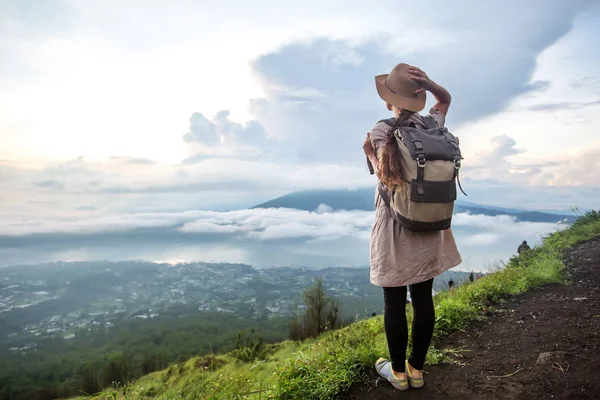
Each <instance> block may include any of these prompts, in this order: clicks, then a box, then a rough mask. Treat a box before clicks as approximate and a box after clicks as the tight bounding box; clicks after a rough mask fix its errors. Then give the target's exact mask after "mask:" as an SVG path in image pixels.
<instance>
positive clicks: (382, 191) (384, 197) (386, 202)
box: [377, 182, 390, 208]
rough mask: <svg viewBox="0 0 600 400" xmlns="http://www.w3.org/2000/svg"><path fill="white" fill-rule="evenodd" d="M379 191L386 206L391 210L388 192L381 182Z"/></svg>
mask: <svg viewBox="0 0 600 400" xmlns="http://www.w3.org/2000/svg"><path fill="white" fill-rule="evenodd" d="M377 190H378V191H379V196H380V197H381V198H382V200H383V202H384V203H385V205H386V206H388V208H389V207H390V197H389V196H388V194H387V192H386V191H385V188H384V187H383V183H381V182H379V184H378V185H377Z"/></svg>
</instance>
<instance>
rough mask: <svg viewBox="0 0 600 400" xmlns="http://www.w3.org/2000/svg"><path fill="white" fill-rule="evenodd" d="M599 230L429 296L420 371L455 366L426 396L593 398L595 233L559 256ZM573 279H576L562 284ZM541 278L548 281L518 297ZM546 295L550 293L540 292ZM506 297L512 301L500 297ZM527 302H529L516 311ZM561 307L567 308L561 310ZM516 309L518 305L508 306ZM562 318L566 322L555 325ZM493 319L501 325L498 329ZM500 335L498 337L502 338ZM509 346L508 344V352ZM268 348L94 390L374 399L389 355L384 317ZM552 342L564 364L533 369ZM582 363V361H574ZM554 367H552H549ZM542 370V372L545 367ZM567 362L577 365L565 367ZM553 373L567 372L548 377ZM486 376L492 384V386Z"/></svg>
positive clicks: (579, 225)
mask: <svg viewBox="0 0 600 400" xmlns="http://www.w3.org/2000/svg"><path fill="white" fill-rule="evenodd" d="M598 235H600V214H598V213H597V212H594V213H588V214H586V215H585V216H582V217H580V218H579V219H578V220H577V221H576V222H575V223H573V225H572V226H571V227H570V228H569V229H565V230H563V231H559V232H555V233H553V234H551V235H549V236H547V237H546V238H544V240H543V243H542V245H540V246H539V247H536V248H534V249H533V250H532V251H531V252H530V253H529V254H527V255H521V256H519V257H514V258H513V259H511V260H510V262H509V263H508V265H507V266H506V268H505V269H503V270H500V271H498V272H496V273H494V274H490V275H488V276H486V277H484V278H481V279H479V280H477V281H475V282H474V283H468V284H464V285H462V286H460V287H458V288H457V289H456V290H454V291H453V292H442V293H439V294H438V295H437V296H436V297H435V298H434V300H435V306H436V316H437V318H436V321H437V322H436V327H435V332H434V345H433V347H432V349H431V351H430V353H429V355H428V359H427V366H426V370H427V372H428V374H426V379H427V378H429V379H428V382H429V380H432V379H433V378H431V377H432V376H433V374H434V373H436V374H437V373H438V371H442V369H443V368H458V370H456V371H455V372H456V374H457V375H453V373H452V371H451V372H448V373H446V375H443V374H444V372H439V373H440V375H441V377H440V378H439V382H437V383H436V382H435V381H431V382H429V383H428V386H427V388H428V389H427V390H431V393H434V397H429V398H436V397H438V394H439V393H442V391H443V390H445V389H444V385H445V384H448V382H450V381H451V380H456V381H457V382H455V384H454V385H455V386H453V388H454V389H452V390H453V392H452V393H451V396H453V395H454V394H464V393H467V394H468V393H469V390H471V392H470V393H474V394H477V395H476V396H475V395H473V396H475V397H473V396H471V397H465V398H481V397H480V396H479V391H480V390H485V391H487V392H486V393H491V394H493V393H499V392H498V391H500V390H504V391H506V392H503V396H505V397H506V396H508V398H518V396H519V393H522V392H523V390H525V389H523V388H524V385H525V384H529V385H530V386H531V387H532V388H535V387H537V389H536V390H538V391H537V392H534V393H539V394H544V393H548V390H551V391H557V392H556V393H569V392H568V391H569V390H571V393H574V391H576V390H578V389H584V390H585V391H587V392H583V393H584V394H586V396H584V398H590V397H589V396H587V394H593V393H597V389H598V386H597V383H595V382H598V379H597V377H591V378H590V377H589V375H588V373H589V371H592V370H593V369H591V368H593V367H594V366H596V367H597V366H598V364H597V362H598V357H597V346H598V345H600V343H598V336H597V332H598V326H597V323H598V321H597V320H596V318H597V316H596V315H595V314H594V310H596V311H597V308H594V306H595V305H597V304H598V303H597V301H598V300H597V294H598V289H597V288H598V281H594V279H597V278H598V274H597V271H598V265H597V260H598V253H597V247H598V246H597V244H598V243H600V242H599V241H598V239H596V240H595V241H591V242H589V243H592V244H593V245H588V246H591V247H589V249H590V250H589V252H588V251H587V250H584V249H586V247H585V245H584V247H581V248H576V249H573V250H571V251H570V252H568V253H567V254H568V255H569V257H570V259H569V261H568V263H567V264H568V268H565V264H564V263H563V259H564V258H563V255H564V254H565V253H564V252H565V250H567V249H569V248H571V247H573V246H575V245H578V244H580V243H583V242H586V241H588V240H589V239H592V238H594V237H596V236H598ZM582 266H583V267H582ZM594 271H595V272H594ZM569 280H570V281H571V282H572V283H573V284H574V285H575V286H563V285H559V284H564V283H567V282H568V281H569ZM546 285H551V286H547V287H546V288H545V289H542V290H541V291H534V292H531V293H529V294H525V295H523V293H526V292H529V291H532V290H533V289H536V288H540V287H544V286H546ZM552 288H554V289H556V290H558V289H563V288H564V290H566V291H562V292H561V291H558V292H548V290H553V289H552ZM544 293H554V294H555V295H549V296H544ZM519 295H520V296H524V297H516V298H515V297H514V296H519ZM575 295H577V296H578V297H579V299H576V298H575V297H574V296H575ZM536 296H537V297H536ZM539 296H541V297H539ZM594 296H595V297H594ZM584 297H585V299H584ZM511 298H512V300H510V299H511ZM507 299H509V302H505V301H506V300H507ZM566 302H568V303H566ZM523 304H526V306H528V307H530V308H522V309H521V310H520V311H519V309H520V307H522V306H523ZM536 304H537V305H538V306H535V305H536ZM494 305H496V307H494ZM498 305H499V306H498ZM531 307H538V309H534V308H531ZM544 307H549V308H552V307H557V310H556V311H557V312H554V311H553V310H550V311H548V312H546V311H544ZM561 307H562V308H563V309H564V310H563V311H562V312H558V311H559V310H558V309H559V308H561ZM409 308H410V306H409ZM502 310H505V311H502ZM512 310H515V311H514V313H513V311H512ZM577 314H579V315H577ZM596 314H597V312H596ZM554 316H556V317H557V318H554ZM485 317H488V318H489V319H488V320H487V321H486V322H483V320H482V318H485ZM520 317H522V318H520ZM571 317H573V318H575V319H573V318H571ZM519 321H522V322H519ZM498 324H499V325H498ZM502 324H505V325H502ZM561 324H564V326H562V327H560V326H559V325H561ZM590 324H596V325H590ZM495 325H498V327H497V328H495V327H494V326H495ZM557 327H558V328H559V329H557ZM465 328H468V329H467V330H466V331H465V332H464V333H458V334H457V335H455V336H448V335H450V334H452V333H454V332H457V331H460V330H464V329H465ZM517 329H520V330H517ZM505 330H506V331H505ZM577 330H581V334H580V333H579V332H575V331H577ZM501 334H503V335H504V336H499V335H501ZM464 335H466V336H464ZM544 335H545V336H548V340H539V338H540V337H542V336H544ZM517 337H518V338H519V340H521V338H525V337H527V341H526V342H525V344H523V345H520V344H519V343H518V340H516V338H517ZM466 338H468V340H465V339H466ZM486 340H487V342H486ZM557 345H558V346H557ZM461 346H462V347H461ZM465 346H466V348H465ZM523 346H527V347H523ZM594 346H596V347H594ZM505 349H510V351H508V352H506V351H505ZM563 349H564V350H563ZM265 350H266V351H265V354H264V355H263V357H262V359H261V360H257V361H254V362H242V361H240V360H239V359H237V354H236V352H232V353H228V354H225V355H215V356H207V357H200V358H193V359H190V360H188V361H187V362H185V363H181V364H175V365H172V366H170V367H169V368H167V369H165V370H163V371H159V372H155V373H152V374H150V375H147V376H145V377H143V378H141V379H140V380H138V381H137V382H135V383H133V384H129V385H125V387H123V388H121V389H119V390H118V392H114V391H107V392H105V393H102V394H100V395H99V396H98V397H96V398H120V399H139V398H150V397H151V398H157V399H171V398H179V399H242V398H243V399H259V398H262V399H266V398H276V399H323V400H325V399H334V398H344V397H343V396H346V398H349V399H353V398H355V399H363V398H369V399H370V398H374V397H373V394H374V393H375V392H374V390H375V389H373V386H371V385H372V384H373V380H371V379H370V377H371V376H372V365H373V362H374V361H375V360H376V359H377V357H379V356H382V355H383V356H385V355H386V353H387V350H386V342H385V334H384V331H383V319H382V317H381V316H377V317H374V318H369V319H365V320H362V321H359V322H356V323H354V324H352V325H350V326H348V327H346V328H343V329H341V330H338V331H333V332H328V333H325V334H323V335H321V336H320V337H319V338H317V339H313V340H307V341H305V342H302V343H298V342H291V341H285V342H282V343H279V344H276V345H272V346H268V347H267V348H266V349H265ZM465 350H467V351H470V352H471V353H470V355H469V353H464V351H465ZM551 350H552V351H554V350H559V351H566V352H567V353H565V354H563V353H557V354H555V355H557V356H558V355H560V356H561V357H564V361H565V362H563V360H562V359H558V361H557V363H558V364H556V365H555V364H553V363H551V364H549V365H545V367H543V368H541V367H540V368H539V369H535V368H536V367H533V366H532V365H530V364H531V363H530V361H531V359H532V357H533V356H532V355H531V354H532V352H535V356H536V357H537V355H538V354H539V353H542V352H547V351H551ZM494 351H495V352H501V353H504V355H503V357H498V358H495V353H494ZM593 351H595V353H593ZM464 354H466V355H464ZM594 354H596V356H595V357H594V356H593V355H594ZM467 357H472V358H467ZM569 357H576V358H569ZM475 359H478V360H479V361H478V362H479V364H474V366H468V367H464V368H465V369H464V370H462V369H461V368H463V367H453V366H452V365H453V364H458V365H464V363H465V360H475ZM491 360H493V361H491ZM569 360H571V361H572V362H568V361H569ZM574 360H576V362H575V361H574ZM470 362H471V361H470ZM567 362H568V364H567ZM440 363H449V364H450V365H451V366H450V367H446V366H441V365H440V366H437V367H436V365H437V364H440ZM582 363H583V364H582ZM580 364H582V365H583V369H582V368H580V367H579V365H580ZM555 366H557V368H558V370H557V369H556V368H553V367H555ZM509 367H511V368H509ZM512 367H515V368H512ZM527 368H529V369H527ZM544 368H546V369H547V371H546V370H545V369H544ZM516 370H519V372H518V373H519V374H520V373H523V378H522V379H523V380H522V381H521V382H520V381H515V380H514V379H513V380H509V378H512V377H514V376H516V374H513V372H514V371H516ZM542 370H543V371H545V372H544V374H546V375H543V374H542V372H541V371H542ZM570 370H572V371H573V372H572V373H571V374H567V372H568V371H570ZM449 371H450V370H449ZM556 371H560V372H556ZM596 371H597V369H596ZM525 372H526V373H525ZM559 373H560V374H565V375H564V376H563V375H560V376H554V375H550V374H559ZM461 374H462V375H461ZM540 374H542V375H543V376H542V375H540ZM538 375H539V376H542V378H540V379H541V380H536V379H537V376H538ZM444 376H446V377H447V378H444ZM455 376H459V377H460V379H456V378H455ZM477 376H478V377H480V378H479V380H478V381H475V383H477V385H479V386H477V385H475V384H473V387H471V386H470V383H471V382H474V381H472V380H470V379H476V378H473V377H477ZM444 379H445V380H444ZM518 379H521V378H518ZM544 379H545V380H544ZM586 379H587V380H586ZM555 380H556V381H555ZM486 381H489V382H493V385H492V383H486ZM361 382H363V385H362V386H360V384H361ZM482 382H483V383H482ZM527 382H529V383H527ZM531 382H534V383H531ZM536 382H537V383H536ZM565 382H567V383H565ZM571 382H572V383H571ZM365 384H366V386H365ZM481 384H486V385H487V386H481ZM357 385H359V386H357ZM536 385H537V386H536ZM561 385H562V386H561ZM569 385H571V386H569ZM573 385H575V386H573ZM376 386H377V394H376V395H377V396H379V398H388V397H389V396H388V395H389V393H388V392H386V390H387V389H386V385H385V384H381V383H379V384H376ZM532 390H533V389H532ZM560 390H562V392H559V391H560ZM409 393H411V392H409ZM419 393H420V392H417V391H414V394H411V396H420V395H419ZM482 393H483V392H482ZM552 393H554V392H552ZM394 394H395V395H396V393H394ZM352 396H354V397H352ZM478 396H479V397H478ZM394 398H395V397H394ZM419 398H423V397H419ZM438 398H439V397H438ZM442 398H448V397H447V396H446V397H442ZM450 398H453V397H450ZM454 398H455V397H454ZM528 398H529V397H528ZM534 398H535V397H534ZM545 398H547V397H545ZM592 398H593V397H592Z"/></svg>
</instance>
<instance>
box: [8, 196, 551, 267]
mask: <svg viewBox="0 0 600 400" xmlns="http://www.w3.org/2000/svg"><path fill="white" fill-rule="evenodd" d="M324 210H325V206H323V207H321V209H320V212H308V211H299V210H293V209H250V210H238V211H229V212H215V211H202V210H194V211H186V212H177V213H169V212H163V213H131V214H121V215H112V216H102V217H98V218H81V219H71V220H70V221H65V220H59V219H55V220H40V221H38V222H36V223H14V224H7V223H2V224H0V256H1V257H0V266H1V265H7V264H15V263H23V262H27V263H30V262H45V261H57V260H65V259H69V260H72V259H75V260H98V259H107V260H124V259H145V260H154V259H172V258H176V259H183V260H185V261H214V260H215V259H217V260H219V261H236V262H246V263H250V264H254V265H265V264H267V265H282V264H290V263H292V264H296V265H303V266H318V267H326V266H331V265H340V266H357V265H360V266H365V265H368V258H369V250H368V249H369V244H368V243H369V238H370V232H371V228H372V224H373V221H374V217H375V215H374V212H372V211H336V212H327V211H324ZM453 225H454V226H453V231H454V234H455V236H456V240H457V243H458V246H459V250H460V252H461V254H462V255H463V259H464V260H466V261H465V262H467V264H468V265H469V266H471V267H472V266H475V267H476V269H481V268H483V267H484V266H485V265H487V264H488V263H489V262H490V260H492V259H506V258H507V257H509V256H510V255H511V254H514V252H515V251H516V246H517V245H518V244H519V243H520V242H521V241H522V240H527V241H529V242H530V243H532V244H535V243H536V242H539V240H540V235H544V234H547V233H548V232H551V231H552V230H553V229H559V228H561V225H558V224H545V223H530V222H517V221H516V220H515V219H513V218H510V217H507V216H497V217H490V216H484V215H469V214H457V215H455V217H454V224H453ZM217 249H220V251H219V252H218V253H219V254H218V255H216V250H217ZM240 251H242V253H239V252H240ZM232 257H234V258H232Z"/></svg>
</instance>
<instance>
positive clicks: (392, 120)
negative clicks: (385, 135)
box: [375, 118, 396, 127]
mask: <svg viewBox="0 0 600 400" xmlns="http://www.w3.org/2000/svg"><path fill="white" fill-rule="evenodd" d="M380 122H383V123H385V124H386V125H387V126H390V127H393V126H394V124H395V123H396V118H388V119H382V120H379V121H377V124H378V123H380ZM377 124H375V125H377Z"/></svg>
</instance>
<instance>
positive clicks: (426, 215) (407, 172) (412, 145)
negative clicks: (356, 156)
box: [378, 115, 466, 232]
mask: <svg viewBox="0 0 600 400" xmlns="http://www.w3.org/2000/svg"><path fill="white" fill-rule="evenodd" d="M423 119H424V121H425V128H422V127H420V126H418V125H415V124H414V123H411V124H409V125H403V126H400V127H397V126H396V123H397V120H396V118H390V119H386V120H382V121H379V122H383V123H385V124H387V125H388V126H390V129H393V130H394V132H393V134H394V137H395V138H396V143H397V144H398V147H399V149H400V153H401V154H402V156H401V172H402V183H401V184H399V185H396V187H394V188H393V190H392V195H391V198H390V196H388V191H387V188H386V187H385V186H384V185H383V184H382V183H381V182H380V183H379V186H378V190H379V195H380V196H381V198H382V199H383V201H384V202H385V204H386V205H387V206H388V207H389V208H390V212H391V214H392V217H393V218H394V219H395V220H396V221H398V223H400V224H401V225H402V226H404V227H406V228H407V229H410V230H412V231H418V232H427V231H441V230H444V229H448V228H450V225H451V222H452V212H453V211H454V201H455V200H456V182H457V181H458V171H459V169H460V167H461V160H462V156H461V152H460V147H459V144H458V139H457V138H456V137H455V136H454V135H453V134H451V133H450V132H449V131H448V129H446V128H445V127H438V125H437V123H436V121H435V119H433V117H431V116H429V115H427V116H423ZM458 186H459V187H460V190H461V191H462V187H461V186H460V181H458ZM463 194H465V192H464V191H463ZM465 195H466V194H465Z"/></svg>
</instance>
